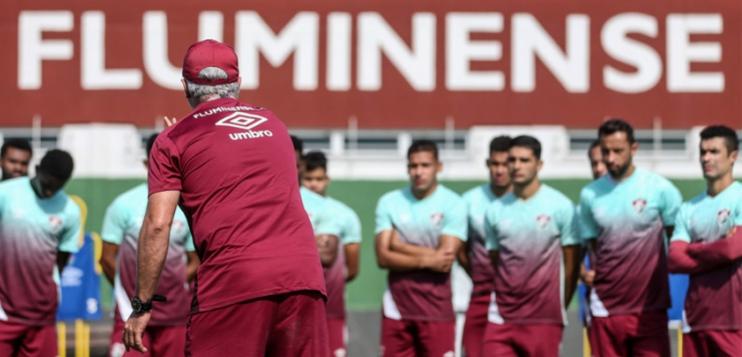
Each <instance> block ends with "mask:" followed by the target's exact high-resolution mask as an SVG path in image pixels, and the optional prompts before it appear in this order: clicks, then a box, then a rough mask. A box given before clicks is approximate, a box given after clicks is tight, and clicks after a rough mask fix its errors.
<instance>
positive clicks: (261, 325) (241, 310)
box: [186, 297, 278, 357]
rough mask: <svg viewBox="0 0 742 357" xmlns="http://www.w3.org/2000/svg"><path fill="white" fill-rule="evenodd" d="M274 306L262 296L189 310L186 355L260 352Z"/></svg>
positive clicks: (222, 356)
mask: <svg viewBox="0 0 742 357" xmlns="http://www.w3.org/2000/svg"><path fill="white" fill-rule="evenodd" d="M277 307H278V302H277V301H276V300H275V298H274V297H266V298H260V299H255V300H250V301H245V302H241V303H238V304H232V305H229V306H225V307H222V308H219V309H216V310H210V311H204V312H198V313H195V314H191V316H190V318H189V319H188V325H187V330H186V356H197V357H212V356H213V357H225V356H264V355H265V353H266V345H267V343H268V335H269V333H270V331H271V329H272V326H273V320H274V314H275V313H276V310H277Z"/></svg>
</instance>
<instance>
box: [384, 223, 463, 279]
mask: <svg viewBox="0 0 742 357" xmlns="http://www.w3.org/2000/svg"><path fill="white" fill-rule="evenodd" d="M392 233H393V230H392V229H388V230H383V231H381V232H379V233H378V234H377V235H376V239H375V243H376V263H377V264H378V265H379V267H380V268H384V269H389V270H394V271H409V270H417V269H433V270H445V268H446V265H448V269H450V263H448V264H446V261H450V262H451V263H452V262H453V257H454V256H453V254H448V255H446V254H444V253H440V254H435V255H427V254H425V255H408V254H403V253H400V252H397V251H394V250H392V247H391V240H392Z"/></svg>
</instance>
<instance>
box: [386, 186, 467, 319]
mask: <svg viewBox="0 0 742 357" xmlns="http://www.w3.org/2000/svg"><path fill="white" fill-rule="evenodd" d="M392 229H395V230H396V231H397V232H398V233H399V236H400V239H401V240H402V241H403V242H405V243H408V244H415V245H419V246H423V247H427V248H433V249H435V248H437V247H438V242H439V241H440V237H441V236H443V235H447V236H453V237H456V238H458V239H460V240H461V241H463V242H466V238H467V232H466V231H467V227H466V204H465V203H464V200H462V199H461V197H460V196H459V195H458V194H456V193H455V192H453V191H451V190H450V189H448V188H446V187H444V186H443V185H440V184H439V185H438V187H437V188H436V189H435V191H434V192H433V193H432V194H430V195H429V196H428V197H425V198H423V199H422V200H419V199H417V198H416V197H415V196H414V195H413V194H412V191H411V189H410V188H409V187H407V188H403V189H399V190H395V191H391V192H388V193H386V194H384V196H382V197H381V198H380V199H379V203H378V204H377V206H376V234H379V233H381V232H383V231H388V230H392ZM388 284H389V288H388V290H387V291H386V293H385V294H384V301H383V308H384V316H386V317H387V318H390V319H395V320H400V319H406V320H423V321H452V320H453V319H454V314H453V304H452V302H451V299H452V293H451V276H450V274H449V273H437V272H433V271H431V270H411V271H393V270H392V271H390V272H389V276H388Z"/></svg>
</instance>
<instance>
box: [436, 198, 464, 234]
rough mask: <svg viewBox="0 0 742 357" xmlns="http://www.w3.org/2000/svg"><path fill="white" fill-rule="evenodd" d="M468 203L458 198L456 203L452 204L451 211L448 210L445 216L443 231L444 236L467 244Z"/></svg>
mask: <svg viewBox="0 0 742 357" xmlns="http://www.w3.org/2000/svg"><path fill="white" fill-rule="evenodd" d="M466 212H467V211H466V203H465V202H464V200H462V199H460V198H458V197H457V199H456V201H455V202H453V203H452V205H451V206H450V209H448V210H447V212H446V214H445V215H444V216H443V229H442V230H441V234H442V235H447V236H453V237H456V238H458V239H459V240H461V241H462V242H466V239H467V234H466V232H467V229H468V221H467V215H466Z"/></svg>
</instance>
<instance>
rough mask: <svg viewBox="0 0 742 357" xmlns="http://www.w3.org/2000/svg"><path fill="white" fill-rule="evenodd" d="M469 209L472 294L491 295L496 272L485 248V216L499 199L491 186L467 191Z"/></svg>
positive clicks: (465, 196)
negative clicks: (490, 206) (488, 208)
mask: <svg viewBox="0 0 742 357" xmlns="http://www.w3.org/2000/svg"><path fill="white" fill-rule="evenodd" d="M463 199H464V202H466V208H467V222H468V233H469V237H468V239H467V241H466V244H467V245H468V248H469V249H468V252H469V266H470V267H471V280H472V283H473V284H474V287H473V290H472V293H473V294H479V293H489V292H491V291H492V289H493V288H494V286H493V284H494V281H495V270H494V269H493V268H492V262H491V261H490V256H489V253H488V252H487V247H486V246H485V245H486V244H485V229H484V214H485V212H486V211H487V207H489V205H490V204H491V203H492V202H493V201H494V200H496V199H497V196H495V194H494V193H493V192H492V188H491V186H490V185H489V184H483V185H480V186H477V187H474V188H472V189H471V190H469V191H466V193H464V195H463Z"/></svg>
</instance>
